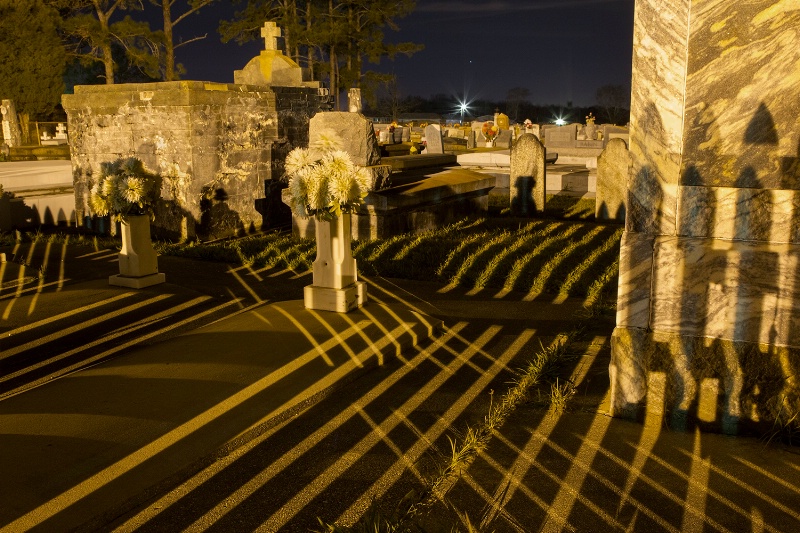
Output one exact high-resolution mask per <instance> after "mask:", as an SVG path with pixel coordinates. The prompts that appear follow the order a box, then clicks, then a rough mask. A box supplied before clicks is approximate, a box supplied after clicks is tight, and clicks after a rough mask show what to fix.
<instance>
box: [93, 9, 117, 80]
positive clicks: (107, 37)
mask: <svg viewBox="0 0 800 533" xmlns="http://www.w3.org/2000/svg"><path fill="white" fill-rule="evenodd" d="M109 16H110V13H109V14H106V13H103V12H102V11H101V10H100V9H99V8H98V9H97V20H98V21H99V22H100V34H101V35H102V36H103V40H102V42H101V43H100V52H101V53H102V54H103V67H104V68H105V72H106V85H114V57H113V56H112V55H111V32H110V31H109V29H108V19H109Z"/></svg>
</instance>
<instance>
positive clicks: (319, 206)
mask: <svg viewBox="0 0 800 533" xmlns="http://www.w3.org/2000/svg"><path fill="white" fill-rule="evenodd" d="M340 146H341V141H340V140H339V137H338V136H337V135H336V133H335V132H332V131H328V132H322V133H321V134H320V135H319V139H318V140H316V141H315V142H314V143H312V145H311V147H309V148H295V149H294V150H292V151H291V152H289V155H288V156H287V157H286V165H285V169H286V176H287V177H288V178H289V191H290V192H291V208H292V212H294V214H295V215H297V216H299V217H301V218H308V217H309V216H313V217H315V218H316V219H318V220H332V219H334V218H336V217H338V216H340V215H341V214H342V213H351V212H353V211H354V210H355V209H356V208H357V207H358V206H359V205H361V202H362V199H363V198H364V197H365V196H366V195H367V191H368V189H369V186H370V181H371V176H370V173H369V171H367V169H365V168H364V167H360V166H358V165H356V164H354V163H353V161H352V160H351V159H350V154H348V153H347V152H345V151H343V150H341V149H340Z"/></svg>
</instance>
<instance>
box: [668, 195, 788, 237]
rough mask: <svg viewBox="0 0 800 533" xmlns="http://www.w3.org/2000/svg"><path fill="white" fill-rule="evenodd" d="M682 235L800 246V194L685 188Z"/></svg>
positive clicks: (680, 208) (680, 215) (681, 205)
mask: <svg viewBox="0 0 800 533" xmlns="http://www.w3.org/2000/svg"><path fill="white" fill-rule="evenodd" d="M678 220H679V229H678V235H682V236H686V237H710V238H713V239H730V240H734V239H735V240H744V241H762V242H772V243H794V244H800V191H794V190H777V189H740V188H733V187H715V188H711V187H681V188H680V198H679V202H678Z"/></svg>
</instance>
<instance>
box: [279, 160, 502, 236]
mask: <svg viewBox="0 0 800 533" xmlns="http://www.w3.org/2000/svg"><path fill="white" fill-rule="evenodd" d="M494 186H495V177H494V176H492V175H486V174H481V173H479V172H474V171H471V170H465V169H453V170H445V171H443V172H440V173H436V174H433V175H430V176H427V177H425V178H423V179H421V180H419V181H416V182H414V183H407V184H405V185H399V186H395V187H390V188H388V189H383V190H380V191H372V192H370V193H369V194H368V195H367V197H366V198H365V203H364V204H363V205H362V206H361V208H360V209H359V212H358V213H356V214H353V215H352V217H353V219H352V231H353V233H352V235H353V239H359V240H363V239H367V240H373V239H384V238H387V237H391V236H394V235H399V234H402V233H421V232H423V231H427V230H430V229H435V228H438V227H442V226H445V225H447V224H451V223H453V222H455V221H457V220H460V219H462V218H464V217H465V216H467V215H475V214H481V213H486V211H487V210H488V207H489V191H490V190H491V189H492V188H493V187H494ZM283 195H284V196H283V198H284V202H285V203H286V202H287V201H288V190H284V192H283ZM292 233H293V234H294V235H295V236H298V237H301V238H307V239H311V238H314V219H302V218H298V217H292Z"/></svg>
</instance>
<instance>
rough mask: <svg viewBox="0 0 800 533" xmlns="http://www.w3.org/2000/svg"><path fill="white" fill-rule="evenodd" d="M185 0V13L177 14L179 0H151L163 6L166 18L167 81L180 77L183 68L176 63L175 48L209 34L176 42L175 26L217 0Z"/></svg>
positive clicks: (165, 71) (165, 59)
mask: <svg viewBox="0 0 800 533" xmlns="http://www.w3.org/2000/svg"><path fill="white" fill-rule="evenodd" d="M183 1H184V2H185V3H186V9H185V10H184V11H183V13H181V14H179V15H175V11H174V10H173V7H174V6H175V4H176V3H177V2H178V0H150V3H151V4H153V5H154V6H159V7H161V13H162V17H163V19H164V60H163V62H162V63H163V68H164V79H165V80H166V81H173V80H176V79H178V74H180V73H181V72H182V70H183V68H182V66H181V65H176V63H175V49H176V48H179V47H181V46H185V45H187V44H189V43H192V42H194V41H199V40H201V39H205V38H206V37H207V36H208V34H206V35H203V36H200V37H193V38H191V39H189V40H187V41H181V42H179V43H178V44H175V37H174V35H173V29H174V28H175V26H177V25H178V23H179V22H181V21H182V20H184V19H185V18H186V17H188V16H189V15H191V14H192V13H196V12H197V11H198V10H200V9H201V8H203V7H205V6H207V5H209V4H212V3H214V2H215V1H216V0H183ZM173 17H174V18H173Z"/></svg>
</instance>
